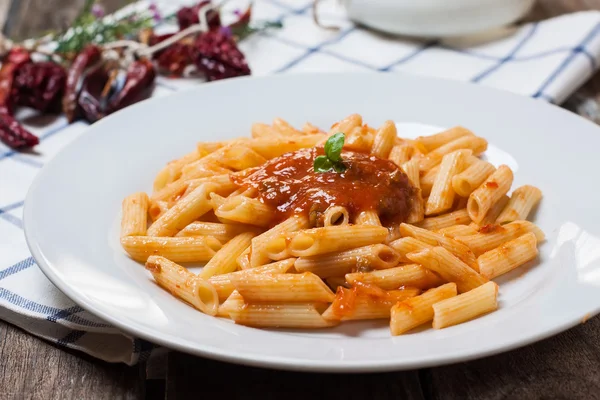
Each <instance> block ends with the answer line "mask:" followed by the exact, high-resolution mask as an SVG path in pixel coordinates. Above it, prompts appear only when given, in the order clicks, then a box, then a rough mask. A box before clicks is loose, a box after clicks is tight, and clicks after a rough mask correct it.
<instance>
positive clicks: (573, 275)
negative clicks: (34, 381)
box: [25, 74, 600, 372]
mask: <svg viewBox="0 0 600 400" xmlns="http://www.w3.org/2000/svg"><path fill="white" fill-rule="evenodd" d="M353 112H359V113H361V114H362V115H363V117H364V120H365V121H367V122H368V123H369V124H370V125H373V126H377V125H379V124H381V123H383V121H384V120H386V119H394V120H396V121H398V122H400V123H401V124H400V134H401V135H416V134H420V133H423V132H430V131H432V130H434V131H435V129H434V128H431V126H436V127H450V126H454V125H458V124H461V125H464V126H466V127H468V128H470V129H472V130H474V131H475V132H476V133H477V134H479V135H481V136H484V137H485V138H487V139H488V140H489V142H490V148H489V150H488V152H487V154H488V157H489V159H490V160H491V161H492V162H493V163H495V164H499V163H507V164H508V165H509V166H510V167H512V168H513V170H514V171H515V176H516V178H515V183H514V186H513V187H516V186H518V185H521V184H524V183H530V184H534V185H536V186H539V187H540V188H541V189H542V191H543V193H544V199H543V201H542V204H541V206H540V208H539V209H538V211H537V213H536V215H535V218H534V220H535V222H536V223H537V224H539V225H540V226H541V228H542V229H543V230H544V231H545V232H546V234H547V237H548V240H547V242H545V243H544V244H543V245H542V246H541V249H540V252H541V253H540V261H539V262H537V263H535V264H532V265H529V266H526V267H522V268H521V269H519V270H518V271H514V272H513V273H512V274H509V276H505V277H503V278H502V279H501V280H500V281H499V283H500V284H501V289H500V309H499V310H498V311H497V312H495V313H492V314H490V315H487V316H485V317H483V318H479V319H477V320H474V321H471V322H468V323H465V324H462V325H458V326H455V327H451V328H447V329H443V330H433V329H426V330H422V331H419V332H415V333H410V334H406V335H402V336H398V337H390V334H389V329H388V327H387V326H386V323H383V322H382V323H371V322H361V323H344V324H342V325H341V326H340V327H338V328H335V329H331V330H321V331H312V332H306V331H289V330H288V331H277V330H259V329H254V328H248V327H244V326H238V325H235V324H233V323H232V322H231V321H228V320H223V319H218V318H213V317H209V316H206V315H203V314H201V313H200V312H198V311H196V310H194V309H193V308H191V307H189V306H187V305H186V304H184V303H182V302H180V301H178V300H176V299H175V298H173V297H172V296H171V295H170V294H168V293H166V292H165V291H163V290H161V289H160V288H159V287H158V286H157V285H155V284H154V283H153V281H152V279H151V277H150V275H149V273H148V272H147V271H145V270H144V268H143V267H142V266H141V265H140V264H138V263H136V262H134V261H132V260H130V259H129V258H128V257H127V256H126V255H125V254H124V253H123V251H122V250H121V248H120V245H119V240H118V228H119V212H120V206H121V200H122V199H123V197H124V196H126V195H127V194H129V193H132V192H134V191H141V190H146V191H148V190H150V188H151V186H152V180H153V177H154V176H155V174H156V172H157V171H158V170H159V169H160V168H161V167H162V166H163V165H164V164H165V163H166V162H167V161H169V160H171V159H174V158H177V157H179V156H181V155H183V154H185V153H187V152H189V151H190V149H192V148H194V146H195V143H196V142H197V141H214V140H222V139H228V138H233V137H237V136H242V135H249V131H250V125H251V124H252V123H253V122H255V121H270V120H271V119H272V118H273V117H276V116H281V117H283V118H286V119H288V120H289V121H290V122H291V123H293V124H301V123H303V122H305V121H307V120H308V121H311V122H313V123H315V124H317V125H319V126H323V127H328V126H330V125H331V123H332V122H333V121H336V120H339V119H340V118H342V117H344V116H346V115H348V114H350V113H353ZM598 149H600V129H599V128H598V127H596V126H595V125H592V124H591V123H589V122H587V121H585V120H583V119H581V118H579V117H577V116H575V115H573V114H571V113H569V112H567V111H564V110H562V109H560V108H558V107H554V106H551V105H548V104H546V103H544V102H542V101H536V100H531V99H528V98H524V97H519V96H516V95H512V94H508V93H504V92H500V91H495V90H491V89H486V88H483V87H480V86H473V85H467V84H461V83H455V82H450V81H442V80H433V79H425V78H418V77H414V76H402V75H392V74H385V75H384V74H378V75H375V74H359V75H312V76H311V75H290V76H275V77H268V78H260V79H254V78H248V79H246V78H245V79H234V80H229V81H225V82H220V83H212V84H207V85H202V86H200V87H198V89H196V90H190V91H186V92H182V93H177V94H175V95H172V96H169V97H163V98H158V99H152V100H150V101H146V102H143V103H141V104H139V105H136V106H133V107H130V108H128V109H126V110H124V111H123V112H119V113H117V114H115V115H113V116H111V117H109V118H106V119H104V120H102V121H100V122H99V123H97V124H94V125H93V126H92V127H90V129H89V130H88V132H87V133H86V134H84V135H83V137H81V139H79V140H77V141H76V142H74V143H73V144H72V145H70V146H69V147H68V148H66V149H65V150H64V151H63V152H62V153H61V154H59V155H58V156H57V157H56V158H55V159H53V160H52V161H51V162H50V163H48V164H47V165H46V167H45V168H44V169H43V171H42V172H41V173H40V174H39V175H38V177H37V179H36V181H35V183H34V184H33V185H32V187H31V190H30V192H29V194H28V196H27V201H26V203H25V232H26V235H27V241H28V243H29V246H30V248H31V251H32V253H33V255H34V257H35V259H36V260H37V262H38V263H39V265H40V267H41V268H42V270H43V271H44V272H45V273H46V275H47V276H48V277H49V278H50V279H51V280H52V282H54V284H56V286H58V288H60V289H61V290H62V291H63V292H65V293H66V294H67V295H68V296H69V297H71V298H72V299H73V300H74V301H76V302H77V303H78V304H80V305H81V306H82V307H84V308H86V309H87V310H89V311H91V312H93V313H95V314H97V315H98V316H100V317H102V318H104V319H105V320H107V321H109V322H110V323H112V324H114V325H116V326H118V327H120V328H122V329H123V330H124V331H127V332H129V333H131V334H133V335H137V336H140V337H142V338H144V339H148V340H150V341H153V342H155V343H159V344H162V345H165V346H167V347H170V348H174V349H178V350H181V351H185V352H189V353H193V354H197V355H202V356H207V357H211V358H216V359H220V360H225V361H231V362H238V363H244V364H251V365H258V366H269V367H277V368H284V369H296V370H306V371H354V372H356V371H382V370H394V369H407V368H417V367H424V366H430V365H439V364H443V363H449V362H454V361H462V360H467V359H472V358H475V357H482V356H486V355H490V354H493V353H498V352H500V351H503V350H508V349H512V348H515V347H518V346H522V345H525V344H527V343H531V342H533V341H536V340H540V339H542V338H545V337H547V336H550V335H553V334H555V333H558V332H560V331H563V330H565V329H567V328H569V327H571V326H573V325H575V324H578V323H581V322H582V320H585V319H586V318H588V317H590V316H591V315H595V314H596V313H598V312H599V311H600V288H599V287H598V286H600V239H599V234H600V212H599V211H598V210H599V208H598V206H597V204H598V195H599V190H598V185H597V184H596V182H595V179H594V178H593V175H594V174H595V172H596V171H599V170H600V160H599V158H598Z"/></svg>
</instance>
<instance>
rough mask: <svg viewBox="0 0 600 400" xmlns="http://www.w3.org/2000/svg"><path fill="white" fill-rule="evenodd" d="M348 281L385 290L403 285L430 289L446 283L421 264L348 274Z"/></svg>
mask: <svg viewBox="0 0 600 400" xmlns="http://www.w3.org/2000/svg"><path fill="white" fill-rule="evenodd" d="M346 281H347V282H348V283H349V284H351V285H355V284H356V283H357V282H360V283H369V284H373V285H375V286H377V287H380V288H381V289H384V290H392V289H398V288H400V287H403V286H410V287H415V288H418V289H429V288H432V287H435V286H438V285H441V284H442V283H444V280H443V279H441V278H440V277H439V276H437V275H436V274H435V273H433V272H431V271H429V270H428V269H426V268H424V267H422V266H421V265H419V264H407V265H401V266H399V267H395V268H389V269H382V270H379V271H371V272H355V273H352V274H346Z"/></svg>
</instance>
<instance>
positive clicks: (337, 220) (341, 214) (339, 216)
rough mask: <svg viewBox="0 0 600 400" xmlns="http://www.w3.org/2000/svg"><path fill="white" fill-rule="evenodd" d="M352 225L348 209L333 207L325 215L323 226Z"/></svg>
mask: <svg viewBox="0 0 600 400" xmlns="http://www.w3.org/2000/svg"><path fill="white" fill-rule="evenodd" d="M349 223H350V215H349V214H348V210H347V209H346V207H342V206H331V207H329V208H327V210H325V213H324V214H323V225H324V226H334V225H348V224H349Z"/></svg>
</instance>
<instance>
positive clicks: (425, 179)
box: [419, 161, 440, 196]
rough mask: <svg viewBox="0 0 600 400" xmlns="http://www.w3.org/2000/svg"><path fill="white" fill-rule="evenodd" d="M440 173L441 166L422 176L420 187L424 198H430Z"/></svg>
mask: <svg viewBox="0 0 600 400" xmlns="http://www.w3.org/2000/svg"><path fill="white" fill-rule="evenodd" d="M419 162H420V161H419ZM438 172H440V166H439V165H436V166H435V167H433V168H431V169H430V170H429V171H427V172H425V174H424V175H422V176H421V181H420V186H421V192H422V194H423V196H429V194H430V193H431V189H432V188H433V183H434V182H435V179H436V177H437V174H438Z"/></svg>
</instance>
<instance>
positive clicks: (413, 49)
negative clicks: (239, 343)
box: [0, 0, 600, 364]
mask: <svg viewBox="0 0 600 400" xmlns="http://www.w3.org/2000/svg"><path fill="white" fill-rule="evenodd" d="M162 3H163V4H161V3H160V2H159V3H158V5H159V8H160V9H161V11H162V13H163V15H166V14H169V13H173V11H175V10H176V9H177V7H178V5H179V4H181V3H178V2H175V1H169V0H163V2H162ZM232 4H233V3H232V2H229V3H227V5H226V6H227V7H230V6H231V5H232ZM311 4H312V1H310V0H260V1H255V10H254V11H255V12H254V14H253V18H254V19H255V20H263V21H281V22H282V24H283V28H281V29H277V30H271V31H268V32H261V33H255V34H253V35H252V36H250V37H248V38H246V39H245V40H244V41H243V42H242V43H241V44H240V48H241V50H242V51H243V52H244V53H245V54H246V56H247V58H248V61H249V63H250V67H251V68H252V73H253V75H268V74H282V73H285V74H288V73H308V72H337V71H365V72H367V71H381V72H388V73H396V72H402V73H409V74H418V75H426V76H435V77H442V78H449V79H455V80H460V81H465V82H475V83H478V84H482V85H487V86H492V87H496V88H499V89H503V90H508V91H511V92H515V93H519V94H522V95H525V96H531V97H535V98H539V99H542V100H546V101H551V102H554V103H561V102H562V101H564V100H565V99H566V98H567V96H569V95H570V94H571V93H572V92H573V91H574V90H575V89H576V88H577V87H578V86H580V85H581V84H582V83H584V82H585V81H586V80H587V79H588V78H589V77H590V76H591V75H592V74H593V73H594V71H595V70H596V68H597V66H598V61H599V59H600V12H582V13H576V14H570V15H565V16H561V17H557V18H554V19H550V20H547V21H543V22H539V23H531V24H526V25H522V26H519V27H515V28H507V29H502V30H499V31H497V32H493V33H490V34H486V35H485V36H482V35H480V36H477V37H471V38H463V39H454V40H444V41H429V40H424V41H419V40H408V39H398V38H392V37H389V36H386V35H382V34H379V33H375V32H372V31H368V30H365V29H363V28H360V27H357V26H355V25H354V24H352V23H351V22H350V21H348V20H347V19H346V18H345V17H344V14H343V10H341V9H340V8H338V7H339V6H337V5H336V4H337V2H333V1H330V2H324V4H323V7H322V9H321V10H320V11H321V12H320V17H321V19H322V20H323V22H325V23H326V24H328V25H336V26H338V27H340V30H338V31H331V30H324V29H322V28H319V27H318V26H316V25H315V24H314V22H313V19H312V10H311ZM161 29H169V28H168V26H167V27H165V26H162V27H161ZM198 84H204V83H201V82H200V81H199V80H193V79H180V80H177V79H167V78H159V80H158V82H157V88H156V90H155V94H154V95H155V96H160V95H169V94H171V93H173V92H176V91H178V90H185V89H188V88H193V87H196V86H197V85H198ZM18 116H19V118H20V119H21V120H22V121H23V123H24V124H25V126H26V127H27V128H29V129H30V130H31V131H32V132H34V133H36V134H38V135H39V136H40V144H39V145H38V146H37V147H36V148H35V151H34V152H32V153H21V152H16V151H13V150H10V149H9V148H7V147H5V146H3V145H2V144H0V319H3V320H6V321H8V322H10V323H12V324H14V325H16V326H19V327H21V328H22V329H24V330H26V331H28V332H31V333H32V334H34V335H37V336H40V337H42V338H44V339H47V340H49V341H51V342H54V343H57V344H59V345H62V346H66V347H70V348H75V349H78V350H81V351H84V352H86V353H88V354H91V355H93V356H95V357H98V358H101V359H103V360H107V361H113V362H125V363H127V364H135V363H137V362H139V361H141V360H144V359H146V358H147V357H148V356H149V355H151V354H152V352H153V351H154V346H153V345H152V344H150V343H147V342H145V341H143V340H140V339H136V338H133V337H130V336H127V335H125V334H123V333H121V332H119V331H118V330H117V329H115V328H113V327H111V326H109V325H108V324H106V323H105V322H103V321H101V320H99V319H98V318H96V317H94V316H93V315H92V314H90V313H88V312H86V311H85V310H83V309H82V308H81V307H79V306H78V305H76V304H75V303H73V302H72V301H71V300H70V299H68V298H67V297H66V296H65V295H63V294H62V293H61V292H60V291H59V290H58V289H56V288H55V287H54V286H53V285H52V284H51V283H50V282H49V281H48V279H47V278H46V277H45V276H44V275H43V274H42V272H41V271H40V270H39V268H38V267H37V265H36V264H35V261H34V260H33V258H32V257H31V255H30V253H29V251H28V249H27V245H26V244H25V239H24V236H23V222H22V210H23V203H24V199H25V195H26V193H27V190H28V188H29V185H30V184H31V181H32V180H33V178H34V177H35V175H36V174H37V173H38V172H39V170H40V168H42V167H43V165H44V164H45V163H46V162H47V161H48V160H50V159H51V158H52V157H53V156H54V155H55V154H56V153H57V152H58V151H60V149H61V148H63V147H64V146H65V145H66V144H68V143H69V142H71V141H72V140H74V139H75V138H77V137H78V136H79V135H80V134H82V133H83V132H84V131H85V129H86V127H87V124H86V123H84V122H76V123H74V124H71V125H68V124H67V122H66V120H65V119H64V118H63V117H53V116H35V115H33V114H32V113H30V112H21V113H19V114H18ZM73 168H77V166H76V165H74V166H73Z"/></svg>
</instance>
